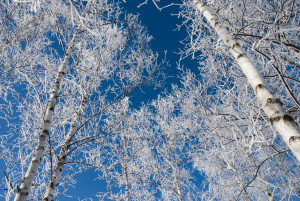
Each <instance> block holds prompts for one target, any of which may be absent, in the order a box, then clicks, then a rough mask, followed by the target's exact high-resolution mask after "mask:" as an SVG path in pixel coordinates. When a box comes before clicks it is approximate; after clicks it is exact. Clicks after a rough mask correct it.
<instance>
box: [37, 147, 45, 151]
mask: <svg viewBox="0 0 300 201" xmlns="http://www.w3.org/2000/svg"><path fill="white" fill-rule="evenodd" d="M37 150H43V151H44V150H45V148H44V147H42V146H39V147H38V148H37Z"/></svg>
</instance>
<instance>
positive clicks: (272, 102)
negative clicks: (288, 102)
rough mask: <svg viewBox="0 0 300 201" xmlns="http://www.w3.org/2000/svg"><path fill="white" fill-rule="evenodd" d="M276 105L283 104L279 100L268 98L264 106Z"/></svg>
mask: <svg viewBox="0 0 300 201" xmlns="http://www.w3.org/2000/svg"><path fill="white" fill-rule="evenodd" d="M276 103H278V104H280V105H283V103H282V102H281V101H280V100H279V99H277V98H268V99H267V103H266V106H268V105H272V104H276Z"/></svg>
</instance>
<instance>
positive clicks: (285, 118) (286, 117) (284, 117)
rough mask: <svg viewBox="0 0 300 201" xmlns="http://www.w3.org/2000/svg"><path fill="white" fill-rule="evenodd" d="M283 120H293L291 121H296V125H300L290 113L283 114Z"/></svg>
mask: <svg viewBox="0 0 300 201" xmlns="http://www.w3.org/2000/svg"><path fill="white" fill-rule="evenodd" d="M283 120H284V121H285V122H291V123H294V124H295V125H298V124H297V122H296V121H295V120H294V118H293V117H291V116H290V115H288V114H285V115H283Z"/></svg>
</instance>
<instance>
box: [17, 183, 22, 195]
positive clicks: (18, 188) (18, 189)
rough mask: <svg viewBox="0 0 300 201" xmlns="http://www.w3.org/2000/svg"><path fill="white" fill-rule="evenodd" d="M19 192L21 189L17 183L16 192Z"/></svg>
mask: <svg viewBox="0 0 300 201" xmlns="http://www.w3.org/2000/svg"><path fill="white" fill-rule="evenodd" d="M20 192H21V189H20V187H19V185H17V193H20Z"/></svg>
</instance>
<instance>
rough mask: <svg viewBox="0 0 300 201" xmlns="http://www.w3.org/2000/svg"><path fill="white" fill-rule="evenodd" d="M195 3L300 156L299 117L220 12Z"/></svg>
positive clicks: (272, 120)
mask: <svg viewBox="0 0 300 201" xmlns="http://www.w3.org/2000/svg"><path fill="white" fill-rule="evenodd" d="M194 3H195V5H196V7H197V9H198V10H199V11H200V12H201V13H202V14H203V16H204V17H205V20H206V21H207V22H208V23H209V24H210V25H211V26H212V27H213V29H214V30H215V31H216V33H217V34H218V37H220V39H221V40H222V41H223V42H224V45H225V46H226V47H227V48H228V50H229V52H230V53H231V54H232V56H233V57H234V59H235V61H236V63H237V65H238V66H239V67H240V68H241V70H242V71H243V73H244V74H245V76H246V77H247V79H248V81H249V83H250V85H251V86H252V88H253V90H254V91H255V93H256V96H257V97H258V100H259V101H260V103H261V106H262V108H263V110H264V111H265V113H266V114H267V116H268V117H269V119H270V122H271V123H272V124H273V125H274V127H275V128H276V130H277V131H278V132H279V133H280V135H281V136H282V138H283V140H284V141H285V142H286V144H287V145H288V146H289V148H290V149H291V151H292V152H293V153H294V155H295V156H296V157H297V159H298V160H300V155H299V153H300V152H299V150H298V147H299V145H298V138H299V137H300V134H299V133H300V131H299V126H298V125H297V123H296V122H295V120H294V119H293V118H292V117H291V116H290V115H288V114H287V113H286V111H285V110H284V109H283V107H282V106H281V105H282V102H281V101H280V100H279V99H277V98H275V96H274V95H273V94H272V92H271V91H270V90H269V86H268V85H267V83H266V82H265V81H264V79H263V77H262V76H261V74H260V73H259V71H258V70H257V68H256V67H255V64H254V63H252V62H251V60H250V59H249V57H248V56H247V55H246V54H245V52H244V51H243V49H242V48H241V45H240V44H239V43H238V41H237V40H235V39H234V38H233V37H232V36H231V34H230V33H229V31H228V30H227V29H226V28H225V27H224V25H223V24H222V22H221V21H219V20H218V18H217V16H216V15H214V14H213V13H212V12H211V11H209V9H208V7H207V6H206V5H205V4H204V3H201V2H200V1H194ZM212 4H213V2H212ZM250 11H251V10H250ZM232 12H236V11H234V8H233V9H232ZM244 13H245V11H244ZM290 16H291V15H290ZM277 20H278V19H276V20H275V22H274V23H277ZM283 43H284V42H283ZM296 51H297V49H293V51H292V52H294V53H296ZM262 54H263V53H262ZM271 55H272V52H271ZM266 57H268V56H266ZM272 57H273V58H275V61H274V62H276V57H275V56H274V54H273V55H272ZM274 68H275V69H278V68H279V67H278V66H275V67H274ZM279 75H280V73H279ZM292 97H293V99H294V101H295V102H296V103H297V104H298V101H297V99H295V96H292ZM298 107H299V106H298ZM299 139H300V138H299Z"/></svg>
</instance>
